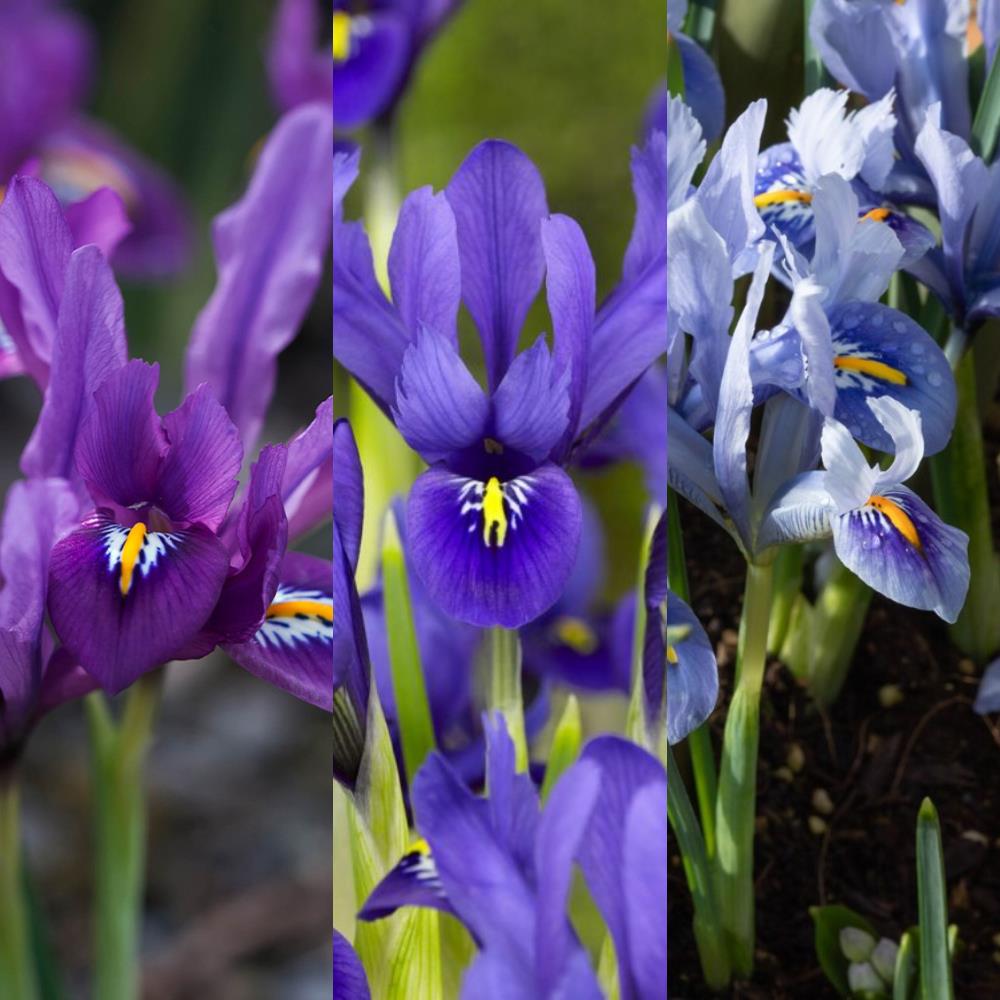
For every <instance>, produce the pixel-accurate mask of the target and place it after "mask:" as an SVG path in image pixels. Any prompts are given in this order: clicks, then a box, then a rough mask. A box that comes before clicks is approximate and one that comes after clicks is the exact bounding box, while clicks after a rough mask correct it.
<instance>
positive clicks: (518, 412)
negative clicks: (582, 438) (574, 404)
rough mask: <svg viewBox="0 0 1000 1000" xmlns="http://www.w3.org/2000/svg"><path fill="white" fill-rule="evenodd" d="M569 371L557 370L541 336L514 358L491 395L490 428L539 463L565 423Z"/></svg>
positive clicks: (511, 446) (498, 437)
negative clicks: (491, 416)
mask: <svg viewBox="0 0 1000 1000" xmlns="http://www.w3.org/2000/svg"><path fill="white" fill-rule="evenodd" d="M569 382H570V371H569V369H567V368H563V369H561V370H560V369H559V368H558V367H557V366H556V363H555V359H554V358H553V356H552V355H551V354H550V353H549V348H548V345H547V344H546V343H545V338H544V337H539V338H538V339H537V340H536V341H535V343H534V344H533V345H532V346H531V347H530V348H529V349H528V350H526V351H522V352H521V353H520V354H518V355H517V357H516V358H514V361H513V364H511V366H510V368H508V369H507V373H506V374H505V375H504V377H503V381H501V383H500V385H499V386H498V387H497V389H496V392H494V394H493V428H494V431H495V432H496V436H497V439H498V440H499V441H500V442H501V443H502V444H504V445H505V446H507V447H510V448H513V449H515V450H516V451H519V452H521V453H522V454H525V455H527V456H529V457H530V458H531V459H532V460H533V461H535V462H543V461H545V459H546V458H547V457H548V456H549V454H550V452H552V451H553V450H554V449H555V448H556V446H557V445H558V444H559V442H560V440H562V439H563V437H564V436H565V433H566V430H567V427H568V426H569V406H570V395H569V394H570V385H569Z"/></svg>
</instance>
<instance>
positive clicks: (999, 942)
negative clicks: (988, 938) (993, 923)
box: [993, 931, 1000, 948]
mask: <svg viewBox="0 0 1000 1000" xmlns="http://www.w3.org/2000/svg"><path fill="white" fill-rule="evenodd" d="M993 943H994V944H995V945H996V946H997V948H1000V931H997V933H996V934H994V935H993Z"/></svg>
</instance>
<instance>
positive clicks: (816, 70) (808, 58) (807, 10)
mask: <svg viewBox="0 0 1000 1000" xmlns="http://www.w3.org/2000/svg"><path fill="white" fill-rule="evenodd" d="M815 4H816V0H803V2H802V63H803V66H802V69H803V83H804V86H805V90H804V92H805V95H806V96H807V97H808V96H809V95H810V94H811V93H812V92H813V91H815V90H819V88H820V87H822V86H823V84H824V83H825V81H826V70H825V69H824V67H823V58H822V56H821V55H820V54H819V52H818V51H817V50H816V46H815V45H813V40H812V35H811V34H810V33H809V22H810V21H811V20H812V12H813V7H814V6H815Z"/></svg>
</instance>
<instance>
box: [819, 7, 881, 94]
mask: <svg viewBox="0 0 1000 1000" xmlns="http://www.w3.org/2000/svg"><path fill="white" fill-rule="evenodd" d="M809 36H810V38H811V39H812V42H813V44H814V45H815V46H816V48H817V50H818V51H819V53H820V55H821V56H822V58H823V63H824V65H825V66H826V67H827V68H828V69H829V70H830V72H831V73H832V74H833V76H834V78H835V79H836V80H838V81H839V82H840V83H842V84H843V85H844V86H845V87H848V88H850V89H851V90H854V91H857V92H858V93H859V94H864V95H865V97H867V98H869V99H875V98H879V97H881V96H882V95H883V94H885V93H886V92H887V91H888V90H889V88H890V87H892V84H893V79H894V76H895V72H896V63H897V57H896V53H895V51H894V48H893V44H892V39H891V37H890V35H889V29H888V27H887V26H886V21H885V18H884V16H883V5H882V4H879V3H855V2H854V0H816V5H815V6H814V7H813V12H812V17H811V18H810V20H809Z"/></svg>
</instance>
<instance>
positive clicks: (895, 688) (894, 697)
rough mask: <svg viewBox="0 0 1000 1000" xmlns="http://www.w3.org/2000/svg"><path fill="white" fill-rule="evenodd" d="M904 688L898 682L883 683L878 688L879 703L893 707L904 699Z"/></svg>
mask: <svg viewBox="0 0 1000 1000" xmlns="http://www.w3.org/2000/svg"><path fill="white" fill-rule="evenodd" d="M903 697H904V696H903V689H902V688H901V687H900V686H899V685H898V684H883V685H882V686H881V687H880V688H879V689H878V703H879V704H880V705H881V706H882V707H883V708H892V707H893V705H898V704H899V703H900V702H901V701H902V700H903Z"/></svg>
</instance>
